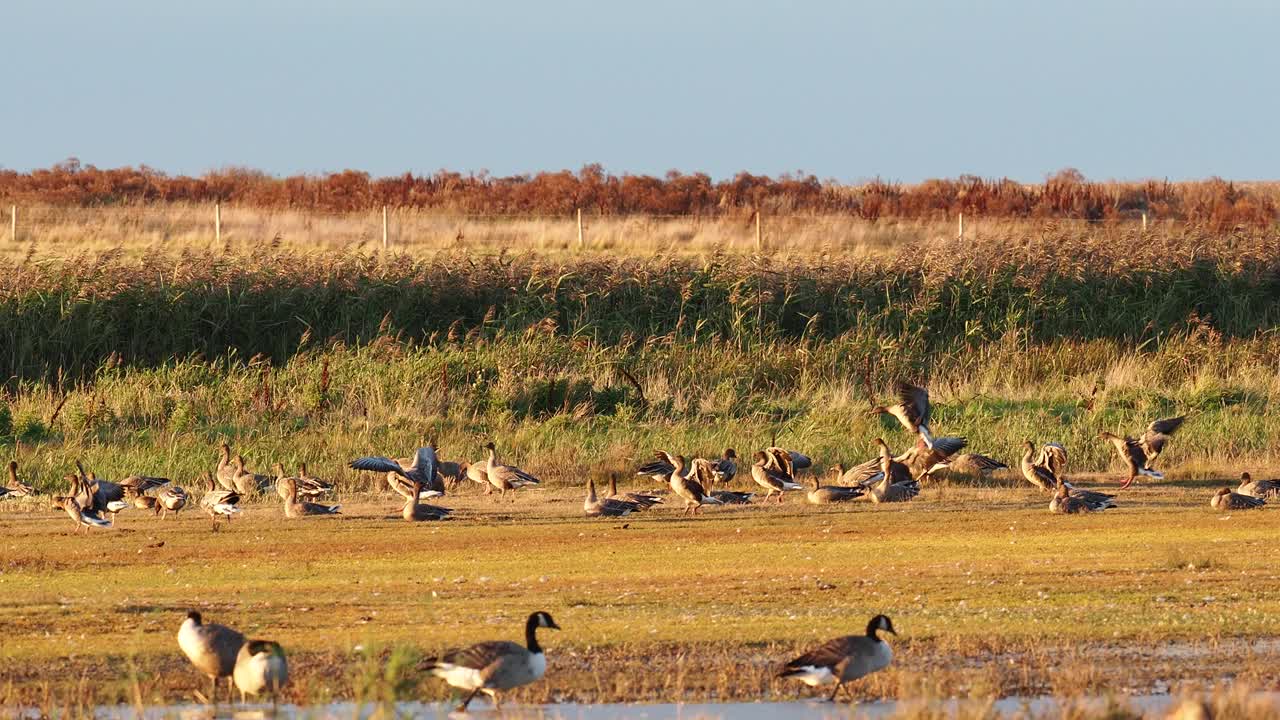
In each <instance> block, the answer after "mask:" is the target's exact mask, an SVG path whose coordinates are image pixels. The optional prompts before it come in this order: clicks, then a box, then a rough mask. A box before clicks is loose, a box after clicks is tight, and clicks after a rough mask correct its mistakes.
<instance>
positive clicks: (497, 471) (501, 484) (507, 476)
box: [484, 442, 542, 495]
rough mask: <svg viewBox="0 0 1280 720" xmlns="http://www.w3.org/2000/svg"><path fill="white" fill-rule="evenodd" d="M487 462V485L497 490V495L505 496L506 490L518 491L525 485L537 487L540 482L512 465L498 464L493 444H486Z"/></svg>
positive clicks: (496, 452)
mask: <svg viewBox="0 0 1280 720" xmlns="http://www.w3.org/2000/svg"><path fill="white" fill-rule="evenodd" d="M484 447H485V449H486V450H488V451H489V460H488V462H487V463H486V465H485V470H486V471H487V472H488V473H489V484H490V485H492V486H493V487H494V488H496V489H497V490H498V494H499V495H506V494H507V491H508V490H519V489H520V488H522V487H525V486H526V485H538V484H541V483H542V481H541V480H539V479H538V478H536V477H534V476H532V475H530V474H529V473H527V472H525V471H523V470H521V469H520V468H518V467H516V466H514V465H503V464H501V463H499V462H498V451H497V449H496V448H495V447H494V445H493V443H491V442H490V443H486V444H485V446H484Z"/></svg>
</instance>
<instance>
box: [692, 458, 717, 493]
mask: <svg viewBox="0 0 1280 720" xmlns="http://www.w3.org/2000/svg"><path fill="white" fill-rule="evenodd" d="M689 477H691V478H693V479H694V480H697V481H698V484H699V485H701V486H702V487H703V488H709V487H712V486H714V485H715V484H716V479H717V474H716V469H715V466H714V465H712V464H711V461H710V460H707V459H706V458H694V459H693V465H692V466H691V467H690V473H689Z"/></svg>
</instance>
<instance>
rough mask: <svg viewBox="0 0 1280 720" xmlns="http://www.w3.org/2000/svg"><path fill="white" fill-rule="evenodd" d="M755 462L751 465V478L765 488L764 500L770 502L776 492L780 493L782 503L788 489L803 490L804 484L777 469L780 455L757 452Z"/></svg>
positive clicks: (753, 457)
mask: <svg viewBox="0 0 1280 720" xmlns="http://www.w3.org/2000/svg"><path fill="white" fill-rule="evenodd" d="M752 460H754V462H753V463H752V465H751V479H752V480H755V481H756V484H757V485H759V486H760V487H762V488H764V489H765V491H766V492H765V496H764V502H769V498H770V497H771V496H772V495H773V494H774V493H777V494H778V504H782V496H783V494H784V493H785V492H786V491H788V490H803V489H804V486H802V485H800V484H799V483H797V482H795V481H794V480H792V477H791V476H790V475H787V474H786V473H785V472H783V471H781V470H778V469H776V468H777V465H778V457H777V456H774V455H771V454H767V453H764V452H757V453H756V454H755V455H753V456H752Z"/></svg>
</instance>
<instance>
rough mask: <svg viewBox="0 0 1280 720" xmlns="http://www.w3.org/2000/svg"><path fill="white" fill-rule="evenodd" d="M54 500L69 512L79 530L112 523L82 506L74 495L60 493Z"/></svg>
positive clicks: (87, 530) (87, 529) (101, 526)
mask: <svg viewBox="0 0 1280 720" xmlns="http://www.w3.org/2000/svg"><path fill="white" fill-rule="evenodd" d="M53 502H54V503H55V504H56V505H57V506H58V507H60V508H62V510H63V511H64V512H66V513H67V516H68V517H70V518H71V521H72V522H74V523H75V524H76V530H77V531H79V530H80V528H84V529H85V532H89V528H91V527H100V528H105V527H111V523H109V522H107V521H106V520H103V519H102V518H101V517H100V516H99V515H98V514H97V513H95V512H93V511H90V510H85V509H84V508H82V507H80V503H78V502H76V499H75V498H73V497H66V496H62V495H59V496H58V497H55V498H53Z"/></svg>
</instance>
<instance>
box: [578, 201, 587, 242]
mask: <svg viewBox="0 0 1280 720" xmlns="http://www.w3.org/2000/svg"><path fill="white" fill-rule="evenodd" d="M586 246H587V240H586V237H585V236H584V235H583V234H582V208H578V249H579V250H581V249H583V248H585V247H586Z"/></svg>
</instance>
